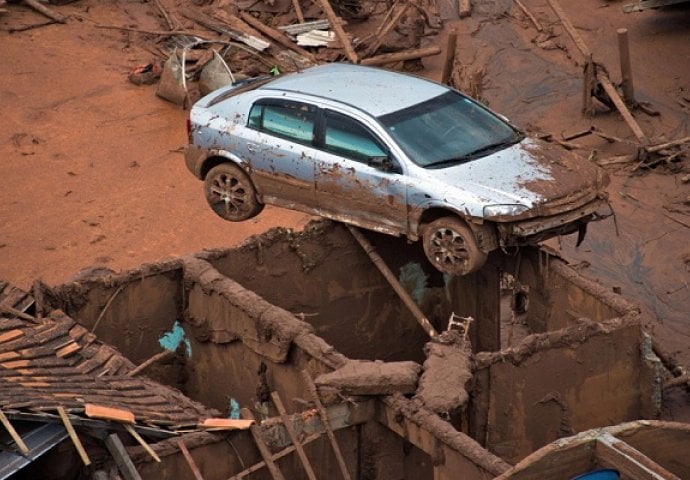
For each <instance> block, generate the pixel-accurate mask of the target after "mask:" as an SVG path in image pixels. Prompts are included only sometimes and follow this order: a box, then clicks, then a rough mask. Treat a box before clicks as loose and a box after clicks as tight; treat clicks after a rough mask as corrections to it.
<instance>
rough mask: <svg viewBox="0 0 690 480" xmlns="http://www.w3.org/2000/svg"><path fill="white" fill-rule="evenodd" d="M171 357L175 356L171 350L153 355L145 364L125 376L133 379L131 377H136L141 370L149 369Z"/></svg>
mask: <svg viewBox="0 0 690 480" xmlns="http://www.w3.org/2000/svg"><path fill="white" fill-rule="evenodd" d="M173 356H175V352H173V351H172V350H163V351H162V352H160V353H157V354H155V355H154V356H152V357H151V358H149V359H148V360H146V361H145V362H143V363H142V364H140V365H139V366H138V367H136V368H134V369H132V370H131V371H130V372H128V373H127V376H128V377H133V376H135V375H137V374H138V373H140V372H141V371H142V370H144V369H146V368H147V367H149V366H150V365H152V364H154V363H156V362H158V361H161V360H165V359H166V358H170V357H173Z"/></svg>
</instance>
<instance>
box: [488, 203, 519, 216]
mask: <svg viewBox="0 0 690 480" xmlns="http://www.w3.org/2000/svg"><path fill="white" fill-rule="evenodd" d="M527 210H529V208H527V207H525V206H524V205H487V206H486V207H484V217H487V218H490V217H514V216H517V215H520V214H521V213H525V212H526V211H527Z"/></svg>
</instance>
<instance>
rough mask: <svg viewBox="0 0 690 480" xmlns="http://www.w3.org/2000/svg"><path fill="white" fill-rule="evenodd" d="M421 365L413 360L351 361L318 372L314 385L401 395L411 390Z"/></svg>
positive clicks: (357, 392)
mask: <svg viewBox="0 0 690 480" xmlns="http://www.w3.org/2000/svg"><path fill="white" fill-rule="evenodd" d="M420 372H421V366H420V365H419V364H417V363H415V362H385V363H384V362H376V361H371V360H350V361H349V362H347V363H346V364H345V365H343V366H342V367H340V368H338V369H337V370H335V371H333V372H329V373H324V374H322V375H319V376H318V377H316V379H315V380H314V383H315V384H316V385H317V386H327V387H334V388H336V389H338V390H340V391H341V392H342V393H343V394H345V395H392V394H393V393H396V392H400V393H402V394H403V395H407V394H411V393H414V392H415V390H416V389H417V378H418V377H419V374H420Z"/></svg>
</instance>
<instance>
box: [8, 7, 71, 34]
mask: <svg viewBox="0 0 690 480" xmlns="http://www.w3.org/2000/svg"><path fill="white" fill-rule="evenodd" d="M0 13H2V12H1V9H0ZM56 23H60V22H58V21H56V20H48V21H47V22H41V23H32V24H30V25H21V26H18V27H10V28H8V29H7V31H8V32H9V33H13V32H24V31H26V30H31V29H33V28H39V27H45V26H46V25H54V24H56Z"/></svg>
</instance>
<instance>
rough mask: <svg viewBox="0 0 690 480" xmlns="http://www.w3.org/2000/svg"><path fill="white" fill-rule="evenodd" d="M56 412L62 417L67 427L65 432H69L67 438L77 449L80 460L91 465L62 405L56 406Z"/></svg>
mask: <svg viewBox="0 0 690 480" xmlns="http://www.w3.org/2000/svg"><path fill="white" fill-rule="evenodd" d="M57 411H58V414H59V415H60V418H61V419H62V423H63V425H64V426H65V428H66V429H67V433H68V434H69V438H71V439H72V443H73V444H74V446H75V448H76V449H77V452H79V456H80V457H81V461H82V462H84V465H86V466H87V467H88V466H89V465H91V460H90V459H89V455H88V454H87V453H86V450H84V445H82V444H81V440H79V437H78V436H77V432H76V431H75V430H74V426H73V425H72V422H70V421H69V417H68V416H67V412H66V411H65V409H64V407H57Z"/></svg>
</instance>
